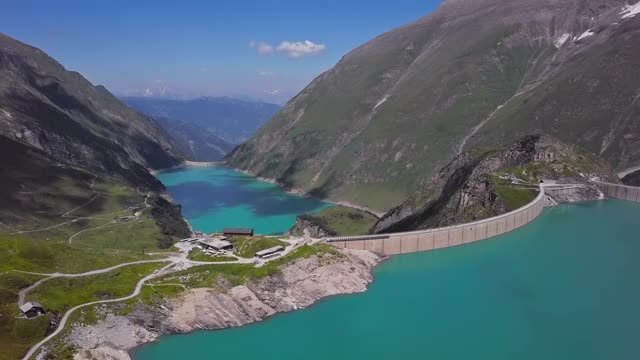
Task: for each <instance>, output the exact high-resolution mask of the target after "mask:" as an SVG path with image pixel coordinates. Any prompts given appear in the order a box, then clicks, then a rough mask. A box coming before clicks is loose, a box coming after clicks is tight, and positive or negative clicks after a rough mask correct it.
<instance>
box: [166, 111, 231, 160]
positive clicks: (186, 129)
mask: <svg viewBox="0 0 640 360" xmlns="http://www.w3.org/2000/svg"><path fill="white" fill-rule="evenodd" d="M155 120H156V121H157V122H158V124H160V126H162V127H163V128H164V129H165V131H166V132H167V135H169V137H170V138H171V140H172V141H173V142H174V143H175V144H176V147H177V148H178V149H180V151H181V152H182V153H183V154H184V157H185V159H187V160H191V161H219V160H221V159H222V158H223V157H224V156H225V155H227V154H228V153H229V152H230V151H231V150H233V148H234V147H235V145H232V144H230V143H228V142H226V141H224V140H222V139H221V138H219V137H218V136H216V135H215V134H214V133H212V132H211V131H209V130H206V129H203V128H201V127H200V126H198V125H194V124H191V123H189V122H186V121H175V120H171V119H167V118H155Z"/></svg>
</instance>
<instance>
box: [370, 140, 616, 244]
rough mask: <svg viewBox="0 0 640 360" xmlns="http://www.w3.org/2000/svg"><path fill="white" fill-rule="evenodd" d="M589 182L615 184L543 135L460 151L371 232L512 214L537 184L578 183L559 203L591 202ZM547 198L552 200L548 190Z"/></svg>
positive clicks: (600, 168)
mask: <svg viewBox="0 0 640 360" xmlns="http://www.w3.org/2000/svg"><path fill="white" fill-rule="evenodd" d="M592 178H598V179H601V180H603V181H611V182H616V181H618V180H617V177H616V175H615V173H614V172H613V170H612V169H611V167H610V166H609V164H608V163H607V162H606V161H605V160H603V159H601V158H599V157H598V156H596V155H595V154H592V153H589V152H587V151H584V150H583V149H582V148H580V147H578V146H576V145H567V144H565V143H562V142H560V141H558V140H556V139H553V138H551V137H549V136H540V135H533V136H526V137H524V138H522V139H520V140H518V141H516V142H514V143H513V144H512V145H510V146H505V147H503V148H501V149H496V150H492V151H489V152H467V151H465V152H463V153H462V154H460V155H458V156H456V157H455V158H454V159H453V160H452V161H451V162H450V163H449V164H447V165H446V166H444V167H443V168H441V169H439V170H438V171H436V173H435V174H434V175H433V176H432V177H431V178H430V179H429V180H428V181H425V183H424V185H423V186H421V187H420V188H419V189H418V190H417V191H416V192H415V193H413V194H412V195H411V196H410V197H409V198H408V199H407V200H406V201H404V202H403V203H402V204H401V205H399V206H398V207H396V208H394V209H392V210H390V211H389V212H387V213H386V214H385V215H384V216H383V217H382V218H381V219H380V220H379V221H378V222H377V224H376V225H375V226H374V228H373V230H372V232H376V233H385V232H396V231H406V230H414V229H427V228H432V227H440V226H447V225H452V224H460V223H463V222H471V221H475V220H480V219H485V218H489V217H492V216H496V215H499V214H503V213H506V212H508V211H512V210H515V209H517V208H519V207H521V206H524V205H525V204H527V203H529V202H530V201H532V200H533V199H534V198H535V197H536V196H537V194H538V191H537V187H538V184H539V181H540V180H543V181H544V180H545V179H546V180H547V181H549V180H553V181H557V182H558V183H564V184H581V185H582V186H583V188H582V189H578V190H574V194H572V195H571V197H567V196H566V195H562V198H560V199H558V201H561V202H567V201H577V200H595V199H598V197H599V196H600V192H599V191H598V189H597V188H596V187H595V185H594V184H592V183H590V180H591V179H592ZM547 195H548V196H551V197H552V200H550V201H554V200H553V198H554V197H555V196H554V195H553V194H552V192H548V194H547Z"/></svg>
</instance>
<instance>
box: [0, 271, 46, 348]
mask: <svg viewBox="0 0 640 360" xmlns="http://www.w3.org/2000/svg"><path fill="white" fill-rule="evenodd" d="M38 279H40V277H39V276H35V275H28V274H21V273H16V272H9V273H3V274H0V349H1V350H0V360H10V359H11V360H13V359H18V358H20V357H21V356H22V355H23V354H24V353H25V352H26V351H27V350H28V349H29V348H30V347H31V346H32V345H34V344H35V343H37V342H38V341H40V340H41V339H42V338H43V337H44V336H45V335H46V332H47V329H48V327H49V318H48V317H46V316H42V317H39V318H36V319H32V320H26V319H18V318H17V316H18V315H20V310H19V309H18V292H19V291H20V289H22V288H25V287H27V286H29V285H31V284H33V283H34V282H36V281H37V280H38Z"/></svg>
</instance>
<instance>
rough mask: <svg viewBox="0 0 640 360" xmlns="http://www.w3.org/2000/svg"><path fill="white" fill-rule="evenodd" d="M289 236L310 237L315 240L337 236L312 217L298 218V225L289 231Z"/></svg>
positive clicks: (294, 225)
mask: <svg viewBox="0 0 640 360" xmlns="http://www.w3.org/2000/svg"><path fill="white" fill-rule="evenodd" d="M289 234H291V235H292V236H297V237H304V236H310V237H312V238H315V239H320V238H324V237H327V236H335V235H337V234H336V233H335V232H334V231H331V230H330V229H327V228H326V227H325V226H323V224H321V223H319V222H318V221H316V220H315V219H313V218H312V217H310V216H304V215H302V216H298V217H296V223H295V224H293V226H292V227H291V228H290V229H289Z"/></svg>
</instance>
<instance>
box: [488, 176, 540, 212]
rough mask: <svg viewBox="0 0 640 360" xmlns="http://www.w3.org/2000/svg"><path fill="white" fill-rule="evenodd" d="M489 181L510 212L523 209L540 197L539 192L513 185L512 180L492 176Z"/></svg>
mask: <svg viewBox="0 0 640 360" xmlns="http://www.w3.org/2000/svg"><path fill="white" fill-rule="evenodd" d="M489 179H490V181H491V182H492V183H493V184H494V186H495V188H496V193H497V194H498V196H499V197H500V199H501V200H502V202H503V203H504V205H505V207H506V208H507V210H508V211H512V210H515V209H518V208H521V207H523V206H525V205H527V204H528V203H530V202H531V201H533V199H535V198H536V196H538V190H535V189H530V188H524V187H522V186H516V185H512V184H511V181H510V180H507V179H502V178H500V177H498V176H496V175H490V176H489Z"/></svg>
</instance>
